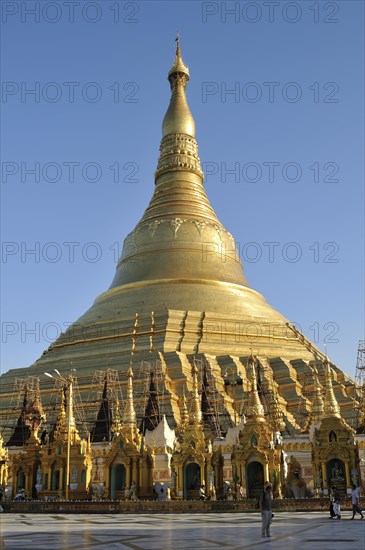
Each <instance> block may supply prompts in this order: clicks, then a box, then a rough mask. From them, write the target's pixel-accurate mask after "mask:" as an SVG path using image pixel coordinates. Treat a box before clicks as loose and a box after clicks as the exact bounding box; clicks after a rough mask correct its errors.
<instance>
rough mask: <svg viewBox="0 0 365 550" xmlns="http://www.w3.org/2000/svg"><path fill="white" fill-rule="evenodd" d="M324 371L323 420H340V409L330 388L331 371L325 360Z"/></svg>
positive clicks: (331, 387)
mask: <svg viewBox="0 0 365 550" xmlns="http://www.w3.org/2000/svg"><path fill="white" fill-rule="evenodd" d="M323 366H324V369H325V373H326V395H325V399H324V418H331V417H336V418H341V412H340V407H339V405H338V403H337V399H336V397H335V394H334V391H333V386H332V369H331V366H330V364H329V362H328V359H327V358H326V360H325V362H324V365H323Z"/></svg>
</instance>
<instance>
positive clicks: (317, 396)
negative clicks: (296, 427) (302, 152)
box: [311, 367, 324, 422]
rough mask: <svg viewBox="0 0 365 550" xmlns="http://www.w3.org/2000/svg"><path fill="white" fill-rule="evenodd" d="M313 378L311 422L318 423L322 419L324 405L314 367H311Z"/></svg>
mask: <svg viewBox="0 0 365 550" xmlns="http://www.w3.org/2000/svg"><path fill="white" fill-rule="evenodd" d="M313 378H314V398H313V403H312V412H311V421H312V422H319V421H321V420H322V418H323V412H324V403H323V396H322V386H321V384H320V382H319V378H318V373H317V369H316V367H313Z"/></svg>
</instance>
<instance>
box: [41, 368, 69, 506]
mask: <svg viewBox="0 0 365 550" xmlns="http://www.w3.org/2000/svg"><path fill="white" fill-rule="evenodd" d="M54 371H55V372H56V374H57V375H58V376H57V377H55V376H53V375H52V374H49V372H45V373H44V374H45V375H46V376H48V377H49V378H54V379H56V380H57V379H58V380H61V382H62V383H63V384H65V385H66V386H67V455H66V492H65V497H66V500H68V495H69V490H70V454H71V415H72V399H73V379H74V377H73V375H72V371H74V372H76V369H71V373H70V374H69V376H68V377H67V378H64V377H63V376H62V375H61V374H60V372H59V371H58V370H57V369H54Z"/></svg>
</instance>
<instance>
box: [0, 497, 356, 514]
mask: <svg viewBox="0 0 365 550" xmlns="http://www.w3.org/2000/svg"><path fill="white" fill-rule="evenodd" d="M360 500H361V505H362V507H363V508H365V497H362V498H361V499H360ZM1 504H2V507H3V509H4V512H5V513H9V512H11V513H21V514H26V513H32V514H36V513H40V514H50V513H52V514H55V513H56V514H57V513H63V514H68V513H70V514H72V513H75V514H77V513H83V514H86V513H87V514H103V513H115V514H125V513H136V512H141V513H143V512H148V513H154V512H155V513H159V512H164V513H169V512H170V513H175V512H186V513H194V512H200V513H202V512H256V513H259V510H258V509H257V502H256V500H254V499H245V500H240V501H235V500H233V501H223V500H214V501H213V500H209V501H201V500H170V501H161V502H160V501H151V500H139V501H135V502H133V501H85V500H83V501H67V502H66V501H52V502H44V501H36V500H29V501H24V502H15V501H5V502H4V501H3V502H2V503H1ZM351 509H352V505H351V497H348V498H345V499H343V500H341V510H342V511H343V512H346V511H350V510H351ZM273 510H274V511H276V512H308V511H318V512H323V514H324V515H327V514H329V499H328V498H303V499H276V500H273Z"/></svg>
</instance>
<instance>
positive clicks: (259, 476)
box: [247, 460, 264, 498]
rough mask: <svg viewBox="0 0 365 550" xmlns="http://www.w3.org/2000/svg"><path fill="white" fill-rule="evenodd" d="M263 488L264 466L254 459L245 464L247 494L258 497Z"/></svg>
mask: <svg viewBox="0 0 365 550" xmlns="http://www.w3.org/2000/svg"><path fill="white" fill-rule="evenodd" d="M263 490H264V467H263V465H262V464H261V462H257V461H256V460H255V461H253V462H250V463H249V464H248V466H247V496H248V498H258V497H259V495H260V493H261V491H263Z"/></svg>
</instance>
